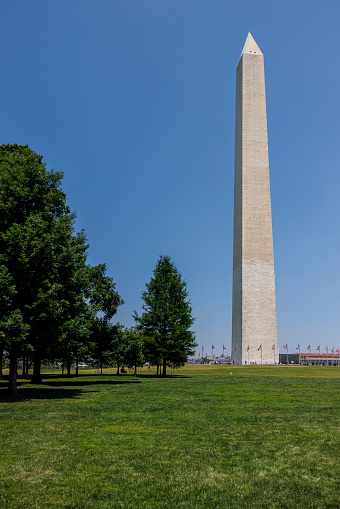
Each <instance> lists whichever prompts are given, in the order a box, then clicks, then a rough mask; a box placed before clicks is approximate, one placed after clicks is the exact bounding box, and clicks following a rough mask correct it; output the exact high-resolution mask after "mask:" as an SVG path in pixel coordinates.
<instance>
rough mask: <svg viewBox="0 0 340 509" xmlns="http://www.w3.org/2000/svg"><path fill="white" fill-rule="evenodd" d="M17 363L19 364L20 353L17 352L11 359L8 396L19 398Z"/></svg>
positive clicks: (12, 354) (12, 353) (13, 353)
mask: <svg viewBox="0 0 340 509" xmlns="http://www.w3.org/2000/svg"><path fill="white" fill-rule="evenodd" d="M17 362H18V353H17V352H16V351H14V352H11V355H10V358H9V382H8V394H9V395H10V396H18V391H17Z"/></svg>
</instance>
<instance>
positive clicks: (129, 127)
mask: <svg viewBox="0 0 340 509" xmlns="http://www.w3.org/2000/svg"><path fill="white" fill-rule="evenodd" d="M339 19H340V3H339V1H338V0H332V1H330V0H323V1H314V2H310V1H308V2H307V1H305V0H302V1H299V0H294V1H291V0H286V1H285V2H273V1H272V0H268V1H261V0H257V1H256V2H253V1H251V2H250V1H248V0H243V1H242V2H240V1H236V0H235V1H230V2H229V1H228V2H227V1H226V0H209V1H203V0H100V1H94V0H81V1H80V0H58V1H55V2H52V1H46V0H30V1H27V0H16V1H12V2H6V1H2V2H1V18H0V48H1V61H0V69H1V81H0V90H1V110H0V143H19V144H28V145H29V146H30V147H31V148H32V149H33V150H35V151H36V152H38V153H40V154H42V155H43V156H44V160H45V162H46V163H47V166H48V168H54V169H56V170H60V171H63V172H64V181H63V188H64V190H65V192H66V194H67V196H68V201H69V204H70V207H71V208H72V209H73V210H76V211H77V229H78V230H79V229H81V228H84V229H85V230H86V233H87V236H88V239H89V243H90V245H91V247H90V251H89V253H90V254H89V262H90V263H91V264H97V263H102V262H105V263H107V265H108V271H109V274H110V275H111V276H112V277H113V278H114V280H115V281H116V284H117V290H118V291H119V293H120V294H121V296H122V297H123V299H124V301H125V304H124V306H122V307H121V308H120V309H119V311H118V313H117V315H116V320H117V321H120V322H121V323H123V324H124V325H127V326H130V325H133V323H134V322H133V319H132V317H131V315H132V313H133V310H135V309H136V310H137V312H140V310H141V304H142V301H141V298H140V296H141V292H142V291H143V290H144V288H145V283H146V282H148V281H149V279H150V277H151V275H152V270H153V268H154V266H155V263H156V261H157V259H158V256H159V255H160V254H169V255H170V256H171V257H172V258H173V261H174V262H175V264H176V265H177V267H178V269H179V270H180V271H181V272H182V274H183V277H184V278H185V279H186V281H187V283H188V290H189V293H190V299H191V302H192V305H193V310H194V315H195V316H196V322H195V325H194V329H195V331H196V333H197V340H198V343H199V348H198V349H197V352H198V351H200V348H201V345H202V344H204V346H205V352H207V353H210V351H211V345H212V344H214V345H215V346H216V350H215V353H217V354H220V353H222V345H223V344H225V346H227V348H228V350H227V353H230V343H231V284H232V230H233V171H234V170H233V168H234V116H235V68H236V65H237V62H238V59H239V56H240V54H241V51H242V48H243V45H244V42H245V39H246V37H247V34H248V31H250V32H251V33H252V35H253V36H254V38H255V40H256V42H257V43H258V45H259V47H260V48H261V50H262V52H263V53H264V57H265V71H266V90H267V111H268V130H269V159H270V173H271V193H272V213H273V231H274V256H275V272H276V290H277V311H278V327H279V345H280V351H281V352H282V351H283V349H282V347H283V345H284V344H285V343H288V345H289V351H290V352H293V351H295V348H296V346H297V344H300V346H301V351H306V348H307V345H308V344H309V343H310V344H311V346H312V351H315V348H316V347H317V346H318V344H320V346H321V349H322V350H323V351H324V348H325V346H326V345H329V348H331V347H332V346H333V345H335V347H336V346H337V345H338V346H339V347H340V291H339V288H340V270H339V258H340V256H339V255H340V235H339V233H340V228H339V217H340V200H339V195H340V171H339V170H340V165H339V163H340V157H339V152H340V122H339V120H340V108H339V105H340V100H339V97H340V94H339V83H340V65H339Z"/></svg>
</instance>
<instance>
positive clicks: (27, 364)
mask: <svg viewBox="0 0 340 509" xmlns="http://www.w3.org/2000/svg"><path fill="white" fill-rule="evenodd" d="M29 367H30V366H29V363H28V357H27V358H26V370H25V375H26V376H28V370H29Z"/></svg>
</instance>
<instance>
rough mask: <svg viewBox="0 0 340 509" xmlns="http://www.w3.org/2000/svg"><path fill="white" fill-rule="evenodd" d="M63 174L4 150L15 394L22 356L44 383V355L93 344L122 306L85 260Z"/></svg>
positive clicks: (4, 282) (1, 165)
mask: <svg viewBox="0 0 340 509" xmlns="http://www.w3.org/2000/svg"><path fill="white" fill-rule="evenodd" d="M62 177H63V175H62V173H61V172H57V171H55V170H47V169H46V165H45V163H43V162H42V156H40V155H38V154H36V153H35V152H33V151H32V150H31V149H30V148H29V147H28V146H20V145H2V146H0V290H1V296H0V312H1V315H0V347H1V352H2V350H6V351H7V352H9V355H10V385H9V389H10V393H13V394H15V393H16V364H17V358H18V356H19V355H20V354H22V353H23V352H25V351H27V350H32V349H33V351H34V373H33V380H34V381H35V382H40V381H41V377H40V363H41V359H42V358H45V359H46V358H50V359H52V358H61V359H63V360H66V361H67V362H70V360H71V359H74V358H75V357H76V356H78V355H79V352H80V351H81V350H83V351H84V348H85V347H86V346H89V344H90V342H89V338H90V336H91V332H93V329H94V327H93V323H94V321H96V320H98V319H101V320H102V321H104V322H107V321H108V320H110V319H111V318H112V316H113V315H114V314H115V313H116V311H117V308H118V306H119V305H120V304H122V303H123V301H122V299H121V298H120V296H119V294H118V292H117V291H116V290H115V284H114V282H113V280H112V278H110V277H109V276H107V275H106V270H107V269H106V265H105V264H100V265H98V266H95V267H91V266H90V265H88V264H87V263H86V259H87V249H88V245H87V241H86V236H85V233H84V232H80V233H76V232H75V230H74V222H75V214H74V213H72V212H71V211H70V209H69V207H68V205H67V203H66V195H65V193H64V192H63V191H62V189H61V181H62ZM96 339H97V338H92V343H93V342H95V341H96Z"/></svg>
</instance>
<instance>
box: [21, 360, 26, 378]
mask: <svg viewBox="0 0 340 509" xmlns="http://www.w3.org/2000/svg"><path fill="white" fill-rule="evenodd" d="M25 368H26V363H25V355H23V356H22V373H21V376H22V377H24V376H25V372H26V370H25Z"/></svg>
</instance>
